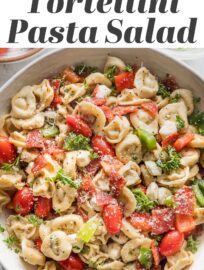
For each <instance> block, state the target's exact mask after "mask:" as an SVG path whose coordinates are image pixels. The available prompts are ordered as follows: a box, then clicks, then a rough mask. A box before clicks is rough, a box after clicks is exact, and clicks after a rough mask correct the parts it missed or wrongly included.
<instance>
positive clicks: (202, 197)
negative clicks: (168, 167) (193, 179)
mask: <svg viewBox="0 0 204 270" xmlns="http://www.w3.org/2000/svg"><path fill="white" fill-rule="evenodd" d="M192 188H193V191H194V193H195V196H196V199H197V202H198V204H199V205H200V206H202V207H204V195H203V193H202V192H201V190H200V188H199V186H198V184H195V185H193V186H192Z"/></svg>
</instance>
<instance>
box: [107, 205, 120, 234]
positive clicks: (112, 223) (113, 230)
mask: <svg viewBox="0 0 204 270" xmlns="http://www.w3.org/2000/svg"><path fill="white" fill-rule="evenodd" d="M102 216H103V221H104V223H105V226H106V229H107V231H108V232H109V233H110V234H112V235H114V234H117V233H119V232H120V230H121V226H122V218H123V214H122V210H121V208H120V206H119V205H117V204H109V205H106V206H105V207H104V208H103V212H102Z"/></svg>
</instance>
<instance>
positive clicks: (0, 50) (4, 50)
mask: <svg viewBox="0 0 204 270" xmlns="http://www.w3.org/2000/svg"><path fill="white" fill-rule="evenodd" d="M8 50H9V48H0V53H2V54H3V53H6V52H8Z"/></svg>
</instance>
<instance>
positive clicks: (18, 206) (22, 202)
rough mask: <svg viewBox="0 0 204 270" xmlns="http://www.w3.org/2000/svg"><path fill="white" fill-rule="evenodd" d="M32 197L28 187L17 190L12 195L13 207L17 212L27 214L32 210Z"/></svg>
mask: <svg viewBox="0 0 204 270" xmlns="http://www.w3.org/2000/svg"><path fill="white" fill-rule="evenodd" d="M33 205H34V197H33V192H32V190H31V189H30V188H28V187H24V188H22V189H21V190H18V191H17V192H16V193H15V195H14V197H13V207H14V210H15V212H16V213H17V214H20V215H23V216H24V215H28V214H29V213H30V212H31V211H32V210H33Z"/></svg>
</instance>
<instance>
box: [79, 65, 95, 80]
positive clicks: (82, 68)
mask: <svg viewBox="0 0 204 270" xmlns="http://www.w3.org/2000/svg"><path fill="white" fill-rule="evenodd" d="M97 70H98V69H97V67H91V66H87V65H85V64H79V65H77V66H75V68H74V71H75V72H76V73H77V74H78V75H80V76H83V77H87V76H88V75H90V74H91V73H94V72H97Z"/></svg>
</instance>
